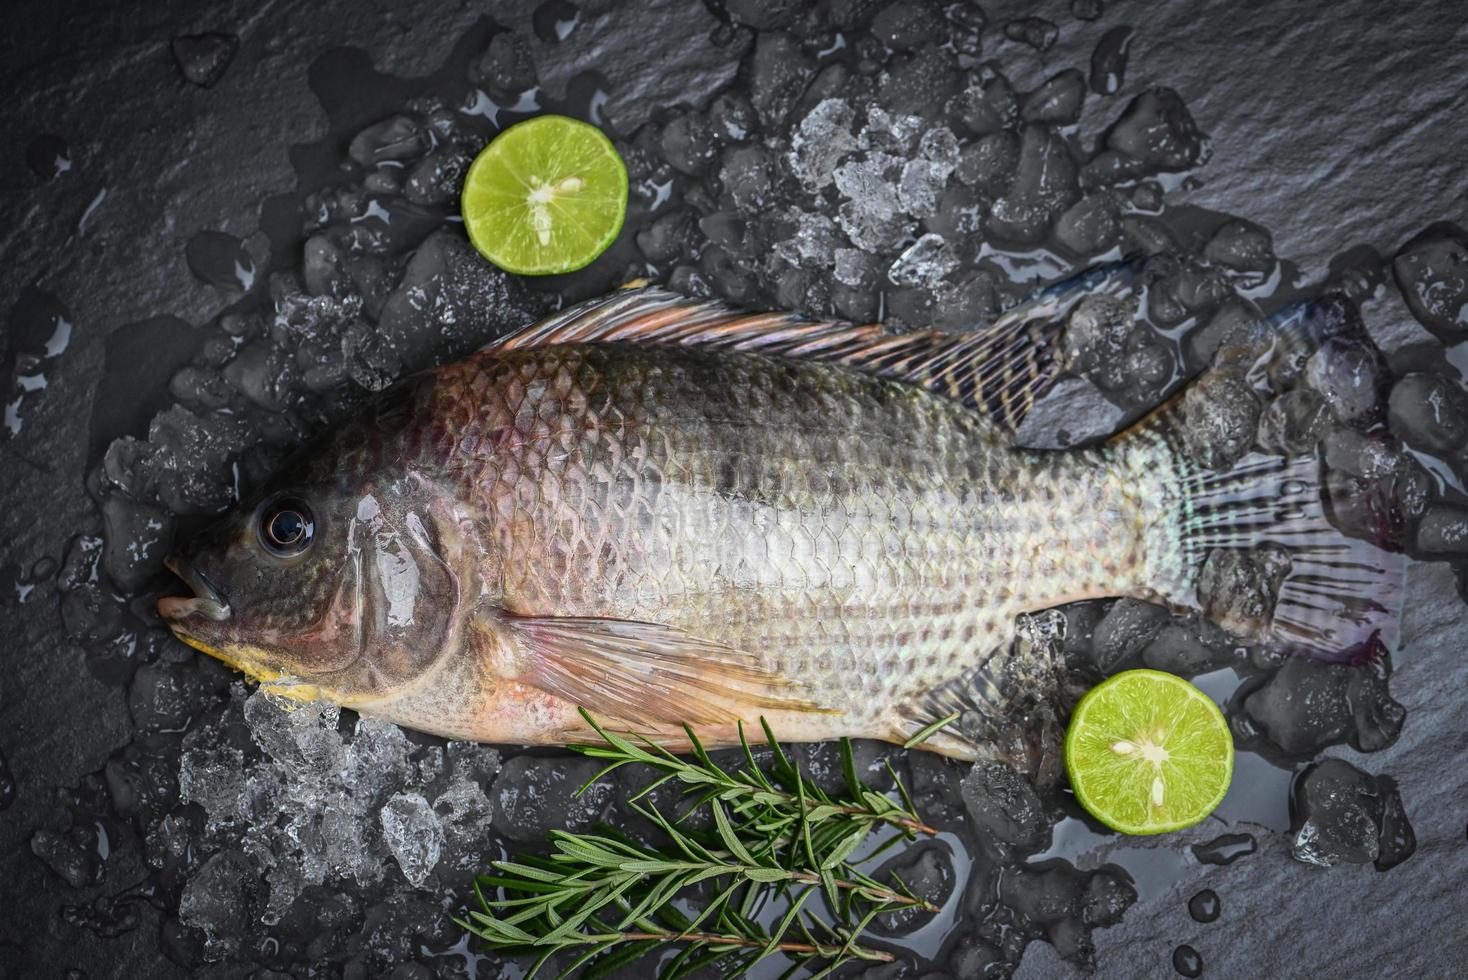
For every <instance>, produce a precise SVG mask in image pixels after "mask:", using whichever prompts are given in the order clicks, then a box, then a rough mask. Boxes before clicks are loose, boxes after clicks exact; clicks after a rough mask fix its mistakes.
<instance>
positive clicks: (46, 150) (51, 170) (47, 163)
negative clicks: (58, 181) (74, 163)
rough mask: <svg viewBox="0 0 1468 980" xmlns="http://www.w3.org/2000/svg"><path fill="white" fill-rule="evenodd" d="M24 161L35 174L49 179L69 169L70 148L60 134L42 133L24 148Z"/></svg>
mask: <svg viewBox="0 0 1468 980" xmlns="http://www.w3.org/2000/svg"><path fill="white" fill-rule="evenodd" d="M25 162H26V163H27V164H29V165H30V168H31V169H32V170H33V171H35V172H36V175H37V176H40V177H44V178H46V179H47V180H50V179H51V178H52V177H58V176H60V175H61V174H64V173H66V172H67V171H68V170H70V169H71V150H70V149H69V148H68V147H67V145H66V141H65V140H63V139H62V138H61V137H60V136H53V135H51V134H50V133H43V134H42V135H40V136H37V137H36V138H35V139H33V140H31V142H30V145H29V146H27V147H26V148H25Z"/></svg>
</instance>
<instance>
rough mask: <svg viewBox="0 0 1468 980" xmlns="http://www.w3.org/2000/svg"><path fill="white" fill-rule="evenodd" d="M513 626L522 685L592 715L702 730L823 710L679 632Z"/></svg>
mask: <svg viewBox="0 0 1468 980" xmlns="http://www.w3.org/2000/svg"><path fill="white" fill-rule="evenodd" d="M509 624H510V625H511V627H512V628H513V629H514V630H515V632H516V633H517V634H518V635H519V636H520V638H521V639H522V641H523V646H522V649H523V651H524V654H525V656H524V659H523V661H522V664H521V673H520V675H519V676H518V677H517V678H516V679H517V680H520V681H522V682H523V683H526V684H532V685H534V686H535V687H538V688H540V689H541V690H543V691H546V692H549V693H551V694H554V695H555V696H556V697H559V698H562V699H563V700H566V701H569V702H571V703H572V704H576V705H579V706H580V707H583V708H585V709H586V710H588V711H590V712H591V713H592V714H593V715H599V716H603V717H609V718H619V719H622V720H624V721H628V722H632V723H638V722H645V723H659V724H665V725H674V726H677V725H683V724H688V725H694V726H698V725H714V724H732V723H734V722H735V721H738V720H740V719H743V720H744V721H745V722H746V723H750V722H753V721H755V719H757V718H758V717H759V716H760V714H761V713H767V712H771V711H820V710H822V709H821V708H820V707H819V706H817V705H815V704H813V703H811V702H810V701H809V700H807V699H805V698H804V697H801V696H800V695H799V694H798V693H796V692H795V691H794V690H793V685H792V684H791V682H790V681H789V680H788V679H787V678H784V677H781V676H779V675H777V674H774V673H772V672H770V671H768V670H766V669H764V668H763V667H762V666H761V665H760V663H759V662H758V661H757V660H756V659H755V658H754V657H752V656H750V655H748V654H746V653H743V652H741V651H739V650H735V649H733V648H732V647H729V646H727V645H725V644H722V643H719V642H717V641H714V640H706V639H702V638H700V637H696V636H690V635H689V634H688V633H686V632H684V631H683V630H680V629H677V628H674V627H670V626H663V625H659V624H657V623H639V622H629V621H627V620H619V619H580V618H525V617H516V618H514V619H511V620H510V621H509Z"/></svg>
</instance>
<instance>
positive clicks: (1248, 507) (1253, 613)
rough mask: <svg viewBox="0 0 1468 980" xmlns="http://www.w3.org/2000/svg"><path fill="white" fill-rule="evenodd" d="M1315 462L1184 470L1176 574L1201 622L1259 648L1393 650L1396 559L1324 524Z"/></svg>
mask: <svg viewBox="0 0 1468 980" xmlns="http://www.w3.org/2000/svg"><path fill="white" fill-rule="evenodd" d="M1322 466H1323V463H1322V461H1321V460H1320V459H1319V458H1318V457H1317V456H1315V455H1313V454H1312V455H1309V456H1302V457H1297V458H1294V459H1285V458H1282V457H1278V456H1264V455H1255V454H1251V455H1249V456H1245V457H1244V458H1243V459H1241V460H1239V461H1238V463H1236V464H1235V465H1234V466H1232V467H1230V468H1228V469H1226V470H1223V471H1199V472H1191V473H1186V474H1185V475H1184V477H1183V480H1182V486H1181V490H1182V493H1181V494H1180V497H1179V500H1178V503H1179V506H1180V508H1181V514H1180V515H1179V516H1180V521H1179V529H1180V531H1181V535H1180V539H1181V540H1180V543H1181V551H1182V557H1183V562H1184V566H1185V568H1186V569H1187V570H1188V571H1189V572H1191V573H1192V574H1193V576H1194V582H1195V589H1196V599H1197V603H1198V606H1199V608H1200V609H1201V611H1202V612H1203V614H1204V615H1206V616H1208V617H1209V618H1210V619H1213V620H1214V621H1216V622H1218V623H1219V624H1220V625H1222V626H1224V627H1225V628H1227V629H1229V630H1230V631H1232V632H1234V633H1237V634H1239V635H1240V636H1243V637H1245V638H1248V639H1252V640H1255V641H1257V642H1260V643H1263V644H1265V645H1268V646H1271V647H1276V648H1280V649H1283V650H1287V651H1290V652H1296V653H1302V654H1305V655H1308V656H1311V657H1314V658H1317V659H1322V660H1332V661H1345V662H1355V661H1360V660H1365V659H1370V658H1371V657H1373V656H1375V655H1376V654H1377V653H1379V652H1380V651H1381V650H1383V649H1385V650H1394V649H1395V648H1396V645H1397V639H1398V632H1399V624H1400V621H1401V607H1402V592H1403V578H1404V576H1405V572H1406V560H1405V559H1404V557H1403V556H1402V555H1401V554H1400V553H1394V552H1390V551H1386V550H1383V548H1381V547H1379V546H1378V545H1377V544H1374V543H1369V542H1366V541H1362V540H1360V539H1358V538H1352V537H1348V536H1346V535H1345V534H1343V533H1341V531H1339V530H1338V529H1337V528H1336V527H1335V526H1334V525H1333V524H1331V522H1330V519H1329V515H1328V507H1327V501H1326V497H1325V493H1324V481H1323V474H1322Z"/></svg>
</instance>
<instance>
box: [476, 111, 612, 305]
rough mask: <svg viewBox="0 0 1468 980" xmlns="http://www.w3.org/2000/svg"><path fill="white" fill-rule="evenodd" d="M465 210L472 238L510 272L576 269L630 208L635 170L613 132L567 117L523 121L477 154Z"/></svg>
mask: <svg viewBox="0 0 1468 980" xmlns="http://www.w3.org/2000/svg"><path fill="white" fill-rule="evenodd" d="M460 210H461V213H462V214H463V218H464V227H465V229H466V230H467V231H468V234H469V240H470V241H471V242H472V243H473V245H474V247H475V248H476V249H478V251H479V253H480V254H481V255H483V256H484V257H485V258H487V259H489V260H490V261H491V262H493V263H494V264H495V265H497V266H499V267H500V268H501V269H504V270H505V271H506V272H512V273H516V274H518V275H527V276H543V275H554V274H558V273H565V272H574V271H576V270H577V269H581V268H585V267H586V266H587V265H590V264H591V262H592V261H593V260H595V259H596V257H597V256H598V255H600V254H601V253H602V252H604V251H606V249H607V248H608V246H610V245H611V244H612V242H613V241H614V240H615V239H616V237H617V235H618V234H619V233H620V232H621V230H622V224H623V221H624V220H625V219H626V214H627V168H626V166H625V165H624V164H623V162H622V158H621V156H620V155H618V153H617V150H616V147H614V146H613V145H612V141H611V140H609V139H608V138H607V136H606V134H605V133H603V132H602V131H601V130H599V129H597V128H596V127H595V126H592V125H589V124H587V123H584V122H580V121H579V120H575V119H570V118H568V117H566V116H557V115H544V116H536V117H535V118H534V119H527V120H525V121H524V122H521V123H516V124H515V125H514V126H511V127H510V128H508V129H506V130H505V131H504V132H502V133H500V134H499V135H498V136H496V137H495V138H494V140H493V141H492V142H491V143H490V144H489V146H487V147H485V148H484V150H482V151H481V152H480V154H479V156H477V157H475V158H474V162H473V163H472V164H471V165H470V166H469V171H468V173H467V174H466V175H465V178H464V190H463V194H462V195H461V198H460Z"/></svg>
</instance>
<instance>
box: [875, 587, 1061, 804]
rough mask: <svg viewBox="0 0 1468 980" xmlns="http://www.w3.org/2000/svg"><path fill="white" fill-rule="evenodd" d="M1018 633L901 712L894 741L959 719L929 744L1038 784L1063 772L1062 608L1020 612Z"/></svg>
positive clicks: (941, 751) (1050, 780)
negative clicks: (1002, 765) (1010, 769)
mask: <svg viewBox="0 0 1468 980" xmlns="http://www.w3.org/2000/svg"><path fill="white" fill-rule="evenodd" d="M1015 627H1016V628H1015V637H1014V639H1013V640H1012V641H1011V642H1009V643H1005V644H1003V645H1001V646H999V647H996V648H994V649H993V650H991V651H989V653H988V654H986V655H985V656H984V657H982V658H981V659H980V660H979V661H978V662H977V663H976V664H974V665H973V666H972V667H970V668H969V669H968V670H966V671H964V672H963V673H962V674H960V675H959V676H957V677H955V678H953V679H952V680H950V681H948V682H947V683H945V684H942V685H940V686H939V687H936V688H934V689H933V690H931V691H927V692H924V693H923V694H922V695H920V696H918V697H917V698H914V699H912V700H911V701H909V702H908V703H907V704H905V705H903V707H902V709H901V710H900V711H899V713H898V722H897V732H896V735H895V736H894V739H893V740H894V741H905V740H906V739H907V738H910V737H911V736H912V735H913V733H915V732H920V731H921V730H922V729H924V728H925V727H927V726H929V725H931V724H932V723H933V722H935V721H937V720H939V719H941V718H947V717H949V716H951V715H957V716H958V717H957V718H956V719H955V720H954V721H953V722H952V723H951V724H949V725H947V726H945V727H944V728H943V729H941V730H940V731H939V732H937V733H936V734H935V735H933V736H932V737H930V738H929V739H928V740H926V741H925V742H924V743H923V747H924V748H927V749H930V750H932V751H935V752H939V753H941V754H943V755H947V756H952V757H954V758H958V759H965V760H975V759H995V760H998V761H1000V762H1006V763H1008V764H1010V765H1012V766H1014V767H1015V768H1016V769H1018V770H1020V771H1021V772H1023V773H1025V774H1026V775H1028V776H1030V777H1031V778H1032V779H1034V780H1035V782H1036V783H1038V784H1040V785H1050V784H1053V783H1055V782H1056V781H1057V780H1058V779H1059V776H1060V772H1061V769H1062V758H1061V742H1062V740H1063V737H1064V734H1065V726H1064V713H1065V711H1064V706H1063V705H1062V703H1061V701H1062V684H1061V681H1062V679H1063V678H1062V671H1061V651H1060V642H1061V641H1062V640H1063V639H1064V637H1065V617H1064V615H1063V614H1061V613H1059V612H1057V611H1056V610H1047V611H1045V612H1042V613H1037V614H1034V615H1024V616H1021V617H1019V619H1018V620H1017V621H1016V624H1015Z"/></svg>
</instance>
